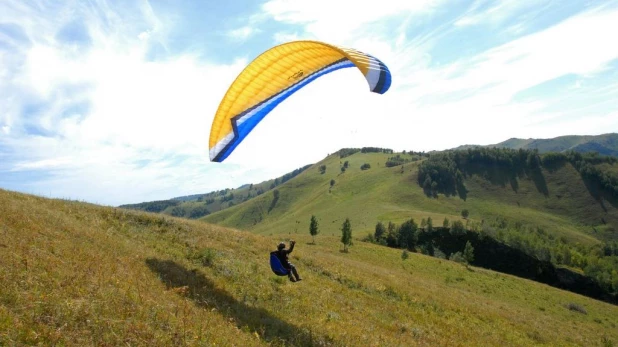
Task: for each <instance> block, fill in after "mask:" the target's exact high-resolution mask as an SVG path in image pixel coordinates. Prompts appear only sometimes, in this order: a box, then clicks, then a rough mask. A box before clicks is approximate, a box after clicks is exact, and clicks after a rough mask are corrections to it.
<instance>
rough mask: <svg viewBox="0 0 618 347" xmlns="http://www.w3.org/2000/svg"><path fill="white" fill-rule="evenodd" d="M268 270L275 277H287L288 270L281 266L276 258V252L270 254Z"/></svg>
mask: <svg viewBox="0 0 618 347" xmlns="http://www.w3.org/2000/svg"><path fill="white" fill-rule="evenodd" d="M270 268H271V270H273V272H274V273H275V275H277V276H288V275H289V274H290V269H286V268H284V267H283V264H281V260H279V258H278V257H277V251H274V252H270Z"/></svg>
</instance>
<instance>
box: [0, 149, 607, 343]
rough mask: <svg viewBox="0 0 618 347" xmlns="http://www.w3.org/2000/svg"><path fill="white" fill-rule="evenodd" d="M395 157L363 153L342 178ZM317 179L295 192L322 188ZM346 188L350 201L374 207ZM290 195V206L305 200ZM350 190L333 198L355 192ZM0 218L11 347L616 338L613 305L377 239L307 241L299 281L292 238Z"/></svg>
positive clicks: (159, 218) (5, 211) (185, 225)
mask: <svg viewBox="0 0 618 347" xmlns="http://www.w3.org/2000/svg"><path fill="white" fill-rule="evenodd" d="M361 158H362V159H361ZM383 159H384V157H383V156H381V155H377V154H376V155H368V156H366V157H362V156H358V157H356V158H350V162H352V161H354V165H351V166H350V167H351V169H350V170H349V172H346V173H345V174H344V175H342V177H340V178H339V181H341V184H343V183H344V182H345V178H343V176H345V175H346V174H350V175H362V174H363V173H361V172H354V170H353V169H352V168H353V167H356V166H357V164H360V163H361V162H364V161H365V160H371V161H372V168H371V169H370V170H367V172H369V171H371V170H374V166H373V163H375V164H376V167H375V168H377V167H378V166H377V163H378V162H383ZM328 160H330V161H332V163H333V164H334V163H335V162H336V161H337V160H336V159H335V158H329V159H328ZM389 170H391V169H389ZM397 170H400V169H399V168H393V169H392V171H389V172H390V174H391V175H392V177H401V176H405V174H401V173H399V171H397ZM367 172H364V173H367ZM328 173H329V170H328V169H327V172H326V173H325V175H327V174H328ZM397 175H400V176H397ZM306 176H307V177H304V178H303V177H299V178H298V180H297V181H298V182H296V184H295V185H294V187H296V188H297V189H303V187H304V186H303V184H302V183H303V182H304V183H305V184H309V183H311V181H312V180H315V181H317V182H319V181H321V180H322V178H321V177H320V176H316V175H314V174H313V173H312V172H311V171H310V172H308V175H306ZM335 177H336V176H335ZM363 180H364V183H365V184H367V185H378V186H381V187H382V188H383V189H384V192H385V193H391V194H392V191H389V187H388V186H387V185H380V184H379V182H375V181H373V180H372V178H371V175H367V177H363ZM314 184H315V183H314ZM349 184H350V187H348V189H346V190H347V193H346V194H348V195H349V196H348V198H351V199H354V198H355V197H356V195H361V196H362V193H361V192H362V191H363V190H364V189H362V184H359V183H352V182H350V183H349ZM283 188H284V186H282V187H281V190H282V193H281V198H280V199H281V206H280V207H282V206H290V205H293V204H294V201H292V199H286V198H285V196H286V194H285V192H284V189H283ZM323 188H324V189H326V190H328V184H326V185H324V187H323ZM337 188H340V187H337V184H336V185H335V186H334V187H333V192H332V193H331V194H330V195H328V196H330V199H335V198H336V197H340V198H341V197H342V195H343V193H344V192H340V193H339V195H338V194H337V193H335V191H336V190H337ZM308 191H309V192H308V193H307V195H308V196H311V192H310V189H308ZM406 194H407V193H406ZM313 195H315V196H316V199H321V197H320V196H319V194H315V193H314V194H313ZM470 200H472V199H470ZM318 205H319V202H316V203H315V206H318ZM333 206H334V205H333ZM276 209H277V208H275V209H273V211H275V210H276ZM349 212H352V210H349ZM381 213H386V212H385V211H382V212H381ZM389 213H391V214H393V216H394V215H396V214H397V213H399V212H398V207H396V206H393V207H392V208H391V210H390V212H389ZM436 214H440V215H442V214H443V213H437V212H436ZM0 216H1V218H0V249H1V250H2V251H0V345H39V344H40V345H79V346H84V345H156V346H159V345H192V346H193V345H242V346H260V345H303V346H310V345H322V346H327V345H350V346H361V345H362V346H445V345H450V346H451V345H466V346H469V345H483V346H504V345H537V344H538V345H540V344H545V345H555V346H611V345H614V344H616V343H618V329H617V325H618V308H617V307H616V306H613V305H610V304H606V303H603V302H600V301H596V300H592V299H589V298H586V297H582V296H580V295H576V294H573V293H570V292H565V291H561V290H558V289H555V288H552V287H548V286H546V285H542V284H539V283H536V282H532V281H527V280H523V279H520V278H516V277H513V276H509V275H504V274H499V273H495V272H492V271H488V270H483V269H479V268H475V267H469V268H466V267H465V266H462V265H460V264H457V263H454V262H450V261H446V260H441V259H436V258H432V257H428V256H424V255H421V254H414V253H411V254H409V257H408V258H407V259H405V260H404V259H402V253H401V251H400V250H395V249H391V248H386V247H381V246H377V245H373V244H368V243H363V242H356V244H355V245H354V246H353V247H352V249H351V252H350V253H342V252H340V251H339V246H338V240H337V237H332V236H328V235H320V236H319V238H318V242H317V245H309V244H308V243H309V241H310V237H309V235H305V234H307V233H303V234H302V235H297V237H296V239H297V241H298V244H297V248H296V249H295V251H294V253H292V261H293V262H294V263H296V264H297V267H298V268H299V271H300V273H301V275H302V276H303V277H304V280H303V281H302V282H299V283H290V282H288V281H287V280H284V279H282V278H281V277H276V276H274V275H273V274H272V273H271V272H270V269H269V267H268V264H267V261H268V260H267V259H268V251H269V250H271V249H272V248H273V246H274V245H275V244H276V242H278V241H280V240H281V239H282V238H284V237H282V236H273V237H270V236H264V235H258V234H254V233H247V232H242V231H238V230H233V229H225V228H222V227H217V226H213V225H209V224H206V223H202V222H197V221H191V220H184V219H176V218H173V217H168V216H163V215H160V214H159V215H157V214H149V213H144V212H137V211H128V210H123V209H115V208H110V207H99V206H95V205H89V204H84V203H77V202H70V201H62V200H50V199H43V198H38V197H33V196H30V195H24V194H18V193H12V192H7V191H3V190H0ZM357 217H358V216H357ZM324 224H326V223H324ZM325 234H328V233H325Z"/></svg>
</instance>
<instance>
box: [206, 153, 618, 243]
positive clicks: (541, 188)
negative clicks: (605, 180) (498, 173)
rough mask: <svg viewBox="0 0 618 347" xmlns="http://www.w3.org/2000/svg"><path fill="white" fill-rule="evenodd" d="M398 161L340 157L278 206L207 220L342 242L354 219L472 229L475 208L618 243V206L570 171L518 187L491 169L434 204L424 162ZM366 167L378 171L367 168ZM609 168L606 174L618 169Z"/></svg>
mask: <svg viewBox="0 0 618 347" xmlns="http://www.w3.org/2000/svg"><path fill="white" fill-rule="evenodd" d="M392 156H393V155H392V154H383V153H356V154H353V155H351V156H349V157H346V158H344V159H342V158H340V157H339V156H338V155H337V154H333V155H330V156H329V157H327V158H325V159H324V160H323V161H321V162H319V163H316V164H314V165H313V166H311V167H310V168H309V169H307V170H306V171H304V172H303V173H302V174H300V175H298V176H297V177H295V178H294V179H292V180H290V181H288V182H286V183H285V184H283V185H281V186H279V187H278V188H277V190H278V192H279V193H278V194H279V197H278V199H276V203H274V204H273V201H274V200H275V199H274V194H272V193H271V194H263V195H261V196H259V197H256V198H255V199H251V200H249V201H246V202H244V203H242V204H239V205H236V206H233V207H231V208H228V209H225V210H223V211H219V212H217V213H213V214H211V215H209V216H206V217H204V218H202V219H203V220H204V221H207V222H211V223H216V224H220V225H223V226H232V227H236V228H242V229H246V230H251V231H254V232H257V233H263V234H271V233H272V234H289V233H297V232H301V233H306V232H308V223H309V220H310V217H311V215H312V214H314V215H316V216H317V217H318V219H319V220H320V223H321V225H322V231H323V232H324V233H327V234H331V235H339V229H338V228H339V227H340V226H341V223H342V222H343V220H344V219H345V218H346V217H347V218H350V219H351V220H352V222H353V225H354V227H355V232H357V233H358V234H363V235H365V234H366V233H369V232H373V230H374V226H375V224H376V222H378V221H382V222H388V221H393V222H397V223H400V222H403V221H405V220H407V219H409V218H414V219H415V220H417V221H420V220H421V219H423V218H427V217H432V219H433V220H434V221H435V222H436V223H440V224H441V222H442V221H443V219H444V218H445V217H446V218H448V219H449V220H450V221H455V220H462V221H463V222H466V220H465V219H463V218H462V217H461V211H462V210H463V209H467V210H469V212H470V218H469V219H470V220H472V221H478V222H480V221H481V220H491V219H496V218H503V219H507V220H509V221H512V222H519V223H521V224H524V225H534V226H538V227H540V228H543V229H545V230H546V231H548V232H550V233H555V235H556V236H557V237H565V238H567V239H568V240H570V241H572V242H574V243H581V244H586V245H593V244H598V243H599V241H600V240H603V239H607V240H614V239H615V238H616V237H618V234H617V233H616V230H618V208H617V206H615V205H613V204H612V203H611V202H608V201H606V200H603V199H600V198H598V197H596V196H595V195H594V194H592V193H591V191H590V187H589V186H587V185H586V182H584V181H583V180H582V177H581V175H580V174H579V173H578V171H577V170H576V169H575V168H574V167H573V166H572V165H570V164H566V165H563V166H561V167H559V168H556V169H552V170H549V169H546V168H543V169H542V171H541V172H542V173H541V177H540V178H539V179H537V180H535V179H533V178H531V177H519V178H517V179H516V182H509V181H508V180H506V181H504V180H499V179H498V178H499V177H491V175H492V174H491V172H492V171H494V170H495V169H496V168H495V167H492V166H486V167H484V168H482V170H480V171H479V173H478V174H477V173H472V174H470V175H468V176H467V177H466V179H465V185H466V189H467V193H466V196H465V198H461V197H459V196H444V195H439V196H438V197H437V198H428V197H427V196H426V194H425V193H424V191H423V189H422V188H421V187H420V186H419V184H418V182H417V181H418V169H419V165H420V164H421V163H422V162H423V161H424V160H418V161H411V162H406V163H404V164H402V165H398V166H393V167H386V166H385V165H384V163H385V162H386V161H387V160H388V159H389V158H391V157H392ZM405 156H408V155H403V154H402V155H400V157H405ZM343 161H348V162H349V168H348V169H347V170H346V171H345V172H344V173H342V172H341V171H340V167H341V165H342V164H341V163H342V162H343ZM365 163H368V164H370V166H371V168H370V169H367V170H362V169H360V167H361V165H363V164H365ZM603 165H604V170H611V169H615V168H616V167H618V165H616V164H613V165H612V164H603ZM320 166H325V167H326V171H325V173H324V174H322V173H320V171H319V170H318V168H319V167H320ZM500 179H502V178H500ZM331 180H334V185H333V186H332V187H331V186H330V182H331ZM539 180H540V181H541V182H539ZM358 234H357V235H358Z"/></svg>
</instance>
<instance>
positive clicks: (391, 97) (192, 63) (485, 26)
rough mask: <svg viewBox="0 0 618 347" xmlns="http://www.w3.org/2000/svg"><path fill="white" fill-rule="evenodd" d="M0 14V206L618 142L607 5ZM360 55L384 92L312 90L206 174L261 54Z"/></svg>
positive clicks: (279, 4) (146, 7)
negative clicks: (6, 196)
mask: <svg viewBox="0 0 618 347" xmlns="http://www.w3.org/2000/svg"><path fill="white" fill-rule="evenodd" d="M378 3H379V6H370V3H369V2H368V3H367V5H366V6H362V2H359V1H349V0H337V1H332V0H329V1H325V0H307V1H305V0H266V1H258V0H251V1H249V0H240V1H236V0H229V1H219V0H206V1H196V0H157V1H154V0H153V1H147V0H142V1H106V0H90V1H82V0H75V1H73V0H67V1H61V2H59V1H35V0H33V1H23V0H2V1H0V188H2V189H6V190H12V191H19V192H24V193H30V194H36V195H40V196H44V197H50V198H62V199H70V200H79V201H86V202H91V203H96V204H101V205H112V206H117V205H120V204H128V203H139V202H143V201H153V200H163V199H169V198H173V197H177V196H184V195H190V194H200V193H207V192H211V191H215V190H219V189H225V188H236V187H239V186H241V185H243V184H246V183H259V182H262V181H264V180H268V179H271V178H275V177H279V176H281V175H283V174H285V173H288V172H290V171H292V170H294V169H296V168H299V167H302V166H304V165H306V164H312V163H316V162H318V161H320V160H321V159H323V158H324V157H326V156H327V155H329V154H331V153H334V152H336V151H337V150H339V149H341V148H344V147H369V146H371V147H385V148H391V149H393V150H395V151H402V150H413V151H431V150H443V149H449V148H453V147H457V146H459V145H464V144H479V145H487V144H494V143H498V142H502V141H504V140H507V139H509V138H513V137H517V138H551V137H556V136H562V135H598V134H604V133H609V132H616V131H618V44H617V41H616V40H617V39H616V33H618V0H600V1H587V0H581V1H571V0H562V1H557V0H549V1H541V0H535V1H531V0H500V1H493V0H469V1H462V0H414V1H410V0H380V1H379V2H378ZM304 39H308V40H319V41H324V42H328V43H331V44H335V45H340V46H343V47H349V48H354V49H357V50H360V51H363V52H366V53H369V54H371V55H373V56H375V57H377V58H378V59H380V60H381V61H383V62H384V63H385V64H386V65H387V66H388V68H389V69H390V71H391V74H392V85H391V88H390V90H389V91H388V92H387V93H385V94H383V95H379V94H375V93H370V92H369V89H368V85H367V82H366V81H365V79H364V77H363V76H362V74H360V73H359V71H358V70H356V69H342V70H337V71H335V72H333V73H330V74H327V75H324V76H322V77H320V78H318V79H317V80H315V81H314V82H312V83H310V84H309V85H307V86H306V87H304V88H302V89H301V90H299V91H298V92H296V93H295V94H294V95H292V96H291V97H290V98H288V99H287V100H285V101H284V102H282V103H281V104H280V105H279V106H278V107H276V108H275V109H274V110H273V111H272V112H271V113H270V114H268V116H266V118H265V119H264V120H263V121H262V122H261V123H260V124H258V126H257V127H256V128H255V129H254V131H253V132H252V133H251V134H250V135H249V136H248V137H247V138H246V139H245V140H244V141H243V142H242V143H241V144H240V145H239V146H238V147H237V148H236V150H235V151H234V152H233V153H232V154H231V155H230V156H229V157H228V158H227V159H226V160H225V161H224V162H222V163H214V162H210V160H209V154H208V138H209V134H210V126H211V123H212V120H213V117H214V114H215V113H216V111H217V107H218V106H219V102H220V101H221V99H222V97H223V96H224V94H225V92H226V91H227V89H228V87H229V86H230V84H231V83H232V82H233V81H234V79H235V78H236V76H237V75H238V74H239V73H240V72H241V71H242V70H243V69H244V68H245V67H246V66H247V64H249V63H250V62H251V61H252V60H253V59H254V58H256V57H257V56H258V55H259V54H260V53H262V52H264V51H265V50H267V49H269V48H271V47H273V46H275V45H277V44H281V43H284V42H288V41H293V40H304Z"/></svg>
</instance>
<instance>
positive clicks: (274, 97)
mask: <svg viewBox="0 0 618 347" xmlns="http://www.w3.org/2000/svg"><path fill="white" fill-rule="evenodd" d="M348 67H356V68H357V69H358V70H359V71H360V72H361V73H362V74H363V76H364V77H365V79H366V80H367V83H368V84H369V90H370V91H371V92H373V93H378V94H384V93H385V92H386V91H387V90H388V89H389V88H390V85H391V74H390V71H389V70H388V68H387V67H386V65H384V63H382V62H381V61H380V60H378V59H377V58H375V57H373V56H371V55H369V54H366V53H363V52H359V51H357V50H355V49H351V48H343V47H338V46H334V45H331V44H327V43H324V42H319V41H293V42H288V43H284V44H281V45H278V46H275V47H273V48H271V49H269V50H267V51H266V52H264V53H262V54H261V55H260V56H258V57H257V58H256V59H255V60H253V61H252V62H251V63H250V64H249V65H248V66H247V67H246V68H245V69H244V70H243V71H242V72H241V73H240V74H239V75H238V77H237V78H236V80H235V81H234V82H233V83H232V85H231V86H230V87H229V89H228V91H227V93H226V94H225V96H224V97H223V99H222V100H221V103H220V104H219V108H218V109H217V113H216V114H215V117H214V119H213V122H212V126H211V129H210V140H209V150H210V160H211V161H214V162H222V161H223V160H225V159H226V158H227V157H228V156H229V155H230V154H231V153H232V152H233V151H234V149H235V148H236V146H238V145H239V144H240V143H241V142H242V140H244V139H245V137H247V135H249V133H250V132H251V131H252V130H253V128H255V126H256V125H257V124H258V123H259V122H260V121H261V120H262V119H263V118H264V117H265V116H266V115H267V114H268V113H269V112H270V111H271V110H272V109H273V108H275V107H276V106H277V105H278V104H279V103H281V102H282V101H283V100H285V99H286V98H287V97H289V96H290V95H292V94H294V93H295V92H296V91H298V90H299V89H301V88H302V87H304V86H305V85H307V84H308V83H310V82H312V81H313V80H315V79H316V78H318V77H320V76H323V75H325V74H327V73H330V72H333V71H335V70H338V69H342V68H348Z"/></svg>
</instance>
